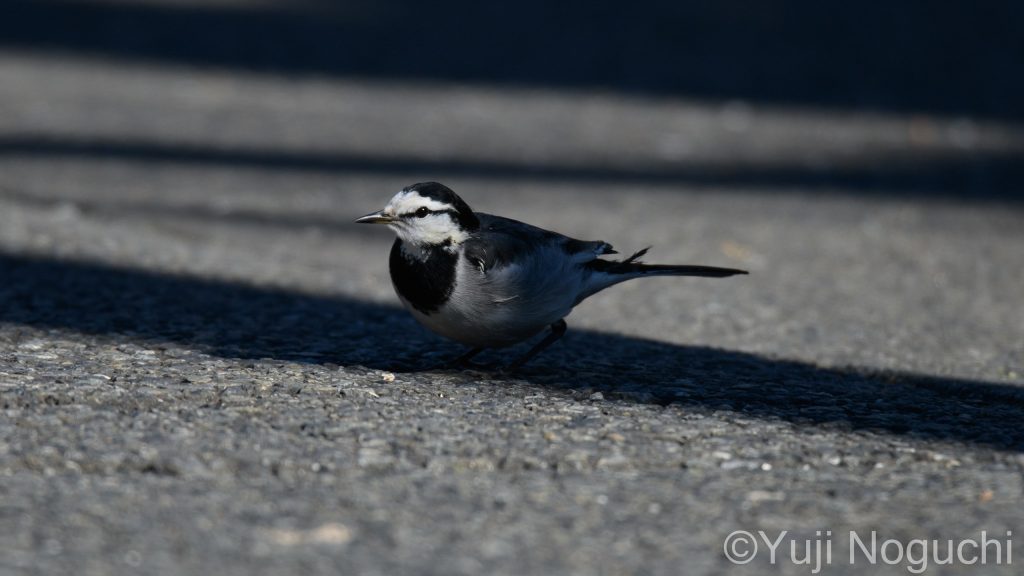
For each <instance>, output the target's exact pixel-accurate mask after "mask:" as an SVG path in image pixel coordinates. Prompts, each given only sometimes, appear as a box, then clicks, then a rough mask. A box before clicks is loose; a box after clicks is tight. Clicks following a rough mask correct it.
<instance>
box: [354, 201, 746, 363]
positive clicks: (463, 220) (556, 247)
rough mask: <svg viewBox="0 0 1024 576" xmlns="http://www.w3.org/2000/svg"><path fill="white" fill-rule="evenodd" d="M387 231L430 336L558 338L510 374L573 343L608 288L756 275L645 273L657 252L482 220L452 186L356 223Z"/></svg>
mask: <svg viewBox="0 0 1024 576" xmlns="http://www.w3.org/2000/svg"><path fill="white" fill-rule="evenodd" d="M356 222H357V223H360V224H387V225H388V226H390V227H391V229H392V230H394V231H395V233H397V234H398V238H397V239H396V240H395V243H394V245H392V247H391V257H390V268H391V281H392V283H393V284H394V287H395V292H397V293H398V297H399V298H400V299H401V300H402V304H404V305H405V307H406V308H407V309H408V310H409V312H411V313H412V315H413V316H414V317H415V318H416V320H418V321H419V322H420V323H421V324H423V325H424V326H426V327H427V328H429V329H430V330H432V331H434V332H436V333H437V334H440V335H441V336H444V337H446V338H450V339H452V340H455V341H457V342H461V343H463V344H466V345H467V346H470V347H471V350H469V352H467V353H466V354H464V355H462V356H461V357H459V358H458V359H457V360H456V362H459V363H467V362H468V361H469V359H470V358H471V357H473V356H474V355H476V354H478V353H479V352H481V351H482V350H483V349H485V348H500V347H503V346H510V345H512V344H516V343H518V342H521V341H523V340H525V339H527V338H529V337H531V336H533V335H535V334H537V333H538V332H540V331H541V330H543V329H544V328H545V327H548V326H550V328H551V332H550V333H549V334H548V335H547V336H546V337H545V338H544V339H543V340H541V341H540V342H539V343H538V344H537V345H536V346H534V347H533V348H532V349H530V351H529V352H527V353H526V354H524V355H523V356H522V357H520V358H519V359H517V360H516V361H515V362H513V363H512V364H510V365H509V369H515V368H518V367H519V366H521V365H522V364H523V363H525V362H526V361H527V360H529V359H530V358H532V357H534V356H535V355H537V354H538V353H539V352H540V351H541V350H544V349H545V348H547V347H548V346H550V345H551V343H553V342H554V341H555V340H558V339H559V338H561V337H562V335H563V334H565V330H566V324H565V319H564V318H565V316H567V315H568V314H569V312H571V311H572V309H573V307H575V306H576V305H577V304H579V303H580V302H582V301H583V299H584V298H587V297H588V296H591V295H593V294H595V293H597V292H600V291H601V290H604V289H605V288H607V287H609V286H612V285H613V284H618V283H619V282H624V281H626V280H632V279H633V278H641V277H646V276H707V277H714V278H721V277H725V276H732V275H734V274H746V273H747V272H746V271H744V270H734V269H732V268H715V267H712V266H675V265H667V264H642V263H641V262H640V260H639V258H640V257H641V256H643V255H644V254H645V253H646V252H647V249H646V248H645V249H643V250H640V251H639V252H637V253H635V254H633V255H632V256H630V257H629V258H626V259H625V260H602V259H601V258H599V257H600V256H603V255H605V254H616V252H615V250H613V249H612V247H611V245H610V244H608V243H607V242H601V241H589V242H588V241H583V240H575V239H573V238H569V237H566V236H562V235H561V234H558V233H556V232H550V231H548V230H544V229H542V228H537V227H536V226H531V225H529V224H525V223H523V222H518V221H516V220H511V219H509V218H502V217H501V216H492V215H490V214H484V213H481V212H473V211H472V210H471V209H470V208H469V205H467V204H466V203H465V202H464V201H463V200H462V198H459V197H458V196H457V195H456V194H455V192H453V191H452V190H451V189H450V188H448V187H447V186H445V185H443V184H439V183H437V182H422V183H419V184H413V185H412V186H409V187H407V188H405V189H404V190H402V191H401V192H399V193H398V194H396V195H395V196H394V198H392V199H391V201H390V202H388V204H387V206H385V207H384V208H383V209H382V210H379V211H377V212H373V213H372V214H367V215H366V216H363V217H362V218H359V219H358V220H356Z"/></svg>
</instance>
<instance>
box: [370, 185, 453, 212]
mask: <svg viewBox="0 0 1024 576" xmlns="http://www.w3.org/2000/svg"><path fill="white" fill-rule="evenodd" d="M424 206H425V207H426V208H427V209H428V210H436V211H443V210H451V209H452V206H451V204H445V203H444V202H438V201H437V200H434V199H433V198H424V197H423V196H420V195H419V194H418V193H416V192H410V191H405V190H403V191H401V192H399V193H398V194H395V196H394V197H393V198H391V201H390V202H388V205H387V206H385V207H384V211H385V212H387V213H389V214H408V213H410V212H415V211H416V210H418V209H419V208H422V207H424Z"/></svg>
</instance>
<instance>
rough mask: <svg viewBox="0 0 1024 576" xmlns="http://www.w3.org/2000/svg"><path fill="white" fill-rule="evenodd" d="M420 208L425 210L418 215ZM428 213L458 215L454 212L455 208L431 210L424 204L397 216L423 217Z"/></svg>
mask: <svg viewBox="0 0 1024 576" xmlns="http://www.w3.org/2000/svg"><path fill="white" fill-rule="evenodd" d="M422 210H425V212H423V216H420V211H422ZM430 214H448V215H450V216H455V217H457V216H458V215H459V213H458V212H456V211H455V210H431V209H429V208H427V207H426V206H421V207H420V208H419V209H418V210H416V211H415V212H406V213H405V214H399V215H398V216H399V218H423V217H425V216H428V215H430Z"/></svg>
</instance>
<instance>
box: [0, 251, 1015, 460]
mask: <svg viewBox="0 0 1024 576" xmlns="http://www.w3.org/2000/svg"><path fill="white" fill-rule="evenodd" d="M0 278H2V279H3V281H2V282H0V323H5V324H13V325H22V326H33V327H42V328H55V329H63V330H70V331H74V332H79V333H86V334H92V335H100V336H104V337H112V338H123V339H126V340H129V339H130V340H143V341H149V342H164V343H167V342H173V343H178V344H181V345H184V346H187V347H191V348H194V349H197V350H201V351H203V352H205V353H208V354H211V355H216V356H221V357H225V358H253V359H256V358H269V359H275V360H281V361H294V362H306V363H316V364H326V365H332V364H336V365H343V366H365V367H368V368H372V369H380V370H394V371H410V370H419V369H422V368H423V367H426V366H429V365H433V364H435V363H436V361H437V360H438V359H439V358H441V357H442V356H443V355H446V354H455V353H457V352H458V350H457V348H455V347H453V346H451V345H447V344H441V343H440V341H439V340H438V339H436V338H435V337H433V336H431V335H429V334H427V333H426V332H424V331H422V330H420V329H418V328H417V327H416V326H415V322H414V321H413V320H412V319H411V318H410V317H409V316H408V315H407V314H406V313H405V312H403V311H401V310H400V309H398V308H395V307H391V306H384V305H379V304H373V303H367V302H362V301H357V300H353V299H349V298H345V297H337V296H321V295H314V294H304V293H301V292H297V291H290V290H284V289H277V288H267V287H256V286H251V285H246V284H241V283H234V282H225V281H217V280H209V279H201V278H195V277H184V276H172V275H166V274H159V273H152V272H144V271H139V270H131V269H124V268H117V267H112V266H108V265H102V264H93V263H81V262H65V261H59V260H52V259H43V258H31V257H25V256H18V255H3V254H0ZM8 353H13V351H8ZM535 362H536V363H535V364H534V365H533V366H527V368H525V369H524V370H522V371H521V372H519V373H516V374H515V375H514V376H513V377H514V378H515V379H518V380H525V381H528V382H530V383H532V384H534V385H537V386H544V387H553V388H559V389H566V388H568V389H574V390H584V391H586V392H587V393H590V392H592V391H600V392H602V394H603V395H604V396H605V398H607V399H609V400H612V401H622V402H636V403H650V404H658V405H670V404H676V405H682V406H692V407H700V408H704V409H721V410H729V411H734V412H737V413H741V414H745V415H748V416H750V417H755V418H765V419H778V420H783V421H788V422H792V423H797V424H800V425H808V426H813V427H827V428H835V429H839V430H846V431H853V432H876V433H881V434H886V435H894V436H903V437H916V438H922V439H930V440H941V441H953V442H962V443H970V444H976V445H983V446H988V447H992V448H996V449H1002V450H1011V451H1024V429H1021V428H1020V426H1019V425H1018V423H1019V422H1021V421H1022V420H1024V393H1022V389H1021V388H1018V387H1015V386H1012V385H1007V384H998V383H992V382H984V381H978V380H967V379H955V378H942V377H933V376H925V375H919V374H912V373H905V372H884V373H878V372H874V373H872V372H870V371H865V370H859V369H854V368H851V369H834V368H823V367H818V366H815V365H812V364H808V363H804V362H797V361H791V360H778V359H771V358H765V357H761V356H757V355H753V354H748V353H743V352H735V351H728V350H720V349H714V348H706V347H699V346H681V345H676V344H668V343H663V342H656V341H652V340H645V339H639V338H633V337H628V336H622V335H617V334H609V333H600V332H593V331H585V330H577V331H570V333H569V334H568V335H567V336H566V338H564V339H563V341H562V342H559V343H558V344H557V345H556V346H555V347H553V348H552V349H550V350H549V351H547V352H546V353H545V354H544V355H543V356H541V357H540V358H538V359H537V360H536V361H535Z"/></svg>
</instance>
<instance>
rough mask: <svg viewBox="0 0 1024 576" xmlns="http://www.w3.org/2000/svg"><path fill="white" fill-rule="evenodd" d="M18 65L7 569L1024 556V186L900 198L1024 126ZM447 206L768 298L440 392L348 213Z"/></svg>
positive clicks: (724, 301)
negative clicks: (594, 242)
mask: <svg viewBox="0 0 1024 576" xmlns="http://www.w3.org/2000/svg"><path fill="white" fill-rule="evenodd" d="M0 77H3V78H4V81H3V82H2V83H0V112H2V113H0V277H2V279H3V280H2V283H0V303H2V306H0V355H2V362H0V404H2V407H3V410H4V416H3V417H2V418H0V474H2V475H3V481H2V482H0V494H2V498H0V549H2V550H4V551H5V553H4V554H3V555H0V571H7V572H11V573H17V572H26V571H27V572H36V573H41V574H42V573H47V574H50V573H66V572H70V571H74V572H75V573H78V574H105V573H111V572H126V571H128V570H129V569H137V570H138V571H144V572H148V573H203V574H205V573H212V572H216V573H224V574H253V573H287V572H292V571H296V570H300V569H301V570H304V571H308V572H325V573H326V572H329V573H335V572H337V571H339V570H340V571H343V572H353V571H354V572H359V573H379V574H394V573H413V572H422V571H424V570H427V569H429V570H432V571H435V572H438V573H464V574H477V573H492V574H502V573H524V572H532V573H595V572H599V571H600V572H609V573H614V572H624V573H636V572H647V573H656V574H677V573H680V567H681V566H685V568H686V570H685V573H687V574H714V573H720V572H721V571H723V570H726V569H728V568H730V567H731V566H732V565H731V564H730V561H729V559H728V558H727V555H726V554H725V553H724V551H723V545H724V544H725V543H726V537H727V536H729V535H730V534H732V533H734V532H735V531H737V530H744V531H748V532H750V533H751V534H754V535H757V534H758V531H759V530H761V531H764V532H765V533H766V534H767V536H769V537H770V538H771V539H773V540H774V539H775V538H776V537H777V536H778V535H779V534H781V533H782V532H783V531H786V534H787V535H786V539H787V540H786V542H787V544H786V548H785V550H786V553H787V555H788V550H789V548H788V542H789V540H793V541H795V542H797V543H799V544H800V546H803V543H804V542H806V541H808V540H810V541H811V542H812V544H816V543H817V542H819V541H821V542H824V540H822V539H821V537H820V536H818V535H817V534H816V533H817V531H826V530H830V531H831V532H832V534H833V535H834V536H833V541H834V546H835V558H834V562H833V563H832V565H831V566H829V567H828V568H829V572H828V573H835V574H846V573H849V574H854V573H863V572H864V569H865V567H864V565H863V564H856V565H850V564H849V563H848V562H847V561H846V560H847V553H848V551H847V550H846V549H845V547H846V544H847V542H848V540H847V535H848V534H849V533H850V532H851V531H857V533H858V534H860V535H861V537H866V536H868V535H869V534H870V532H871V530H876V531H877V533H878V535H879V538H880V539H881V540H885V539H895V540H897V541H899V542H901V543H904V549H905V550H906V549H909V548H906V546H905V543H907V542H910V541H911V540H914V539H929V540H930V539H935V538H938V539H940V540H941V541H942V542H943V543H944V542H946V541H947V540H949V539H954V540H956V541H957V542H960V541H964V540H968V539H972V538H974V539H980V538H981V531H982V530H985V531H986V532H987V534H988V535H989V538H999V539H1001V540H1003V541H1004V542H1005V540H1006V536H1005V534H1006V531H1007V530H1012V531H1014V534H1017V533H1018V531H1020V532H1019V533H1021V534H1024V528H1020V526H1019V520H1020V513H1019V507H1020V503H1021V494H1022V485H1021V483H1022V481H1021V466H1022V460H1021V456H1020V452H1021V450H1022V449H1024V432H1022V431H1021V430H1020V429H1019V423H1020V422H1021V418H1022V417H1024V407H1022V403H1021V401H1020V399H1021V398H1024V396H1021V395H1020V394H1019V393H1018V392H1019V388H1020V387H1021V386H1022V385H1024V376H1022V375H1024V366H1022V359H1021V355H1020V350H1022V349H1024V333H1022V330H1021V326H1024V308H1022V307H1021V306H1020V296H1019V291H1020V286H1021V285H1024V271H1022V270H1024V267H1022V266H1020V264H1021V252H1020V247H1021V246H1022V245H1024V243H1022V242H1024V229H1022V228H1021V226H1020V218H1021V216H1022V212H1024V205H1022V204H1021V203H1020V200H1019V199H1020V198H1021V196H1020V191H1019V190H1018V191H1017V194H1016V196H1012V195H1011V196H1008V197H1006V198H1000V197H991V196H988V197H982V198H979V199H978V200H977V201H971V200H968V201H961V200H958V199H957V198H956V197H955V195H951V194H948V193H947V192H948V190H946V191H943V190H941V189H937V191H936V192H935V193H934V194H928V193H927V192H926V191H925V192H923V193H922V191H921V190H918V189H917V188H918V187H917V186H908V185H904V181H903V180H902V178H903V176H902V174H903V172H901V170H905V169H908V168H905V167H907V166H911V167H913V166H920V165H923V166H926V167H932V169H934V170H937V171H941V170H944V169H945V168H940V167H942V166H949V165H954V166H955V165H956V164H957V162H960V161H962V159H963V158H964V156H965V155H968V156H971V157H974V158H979V157H980V158H984V159H987V161H991V162H1006V161H1008V160H1012V159H1013V158H1015V157H1016V156H1015V155H1019V154H1020V153H1021V149H1022V141H1024V138H1022V136H1021V131H1020V129H1019V128H1015V127H1013V126H1005V125H999V124H996V123H992V122H983V121H973V120H968V119H962V118H940V117H911V116H901V115H881V114H879V115H867V114H860V115H842V114H839V115H835V114H830V113H828V111H820V110H818V111H816V110H801V109H764V108H761V107H758V106H754V105H751V104H750V103H744V102H727V103H708V102H690V101H682V100H679V101H677V100H668V99H641V98H635V97H634V98H626V97H620V96H615V95H612V94H587V93H578V92H556V91H540V90H525V89H521V90H516V91H511V92H510V91H506V90H499V89H493V88H488V87H464V86H457V85H443V84H436V85H428V84H415V83H393V84H389V83H374V82H367V81H361V80H358V79H337V80H331V79H323V78H322V79H298V80H283V79H279V78H275V77H272V76H259V75H244V74H237V75H236V74H228V73H225V72H217V71H205V72H196V71H190V70H187V69H184V68H172V67H167V68H156V69H153V68H147V67H142V66H138V65H125V64H112V63H103V62H99V61H90V60H58V59H56V58H52V57H37V56H33V55H30V54H22V55H17V54H15V55H12V54H5V55H4V56H3V57H2V58H0ZM880 163H882V164H883V165H884V166H887V167H889V168H886V169H882V168H879V164H880ZM893 166H895V168H892V167H893ZM879 170H881V172H882V173H881V175H880V176H878V179H877V181H878V182H881V184H872V187H873V189H871V190H869V191H868V192H864V190H863V189H864V188H865V186H866V184H869V183H870V182H872V181H873V180H872V178H873V176H872V174H877V173H878V171H879ZM830 173H839V174H841V175H843V177H842V178H839V179H838V180H837V181H838V182H839V183H838V184H830V183H829V180H828V178H827V175H828V174H830ZM822 175H824V176H822ZM954 176H955V174H954ZM423 179H440V180H442V181H444V182H446V183H448V184H449V185H451V186H452V187H453V188H454V189H455V190H456V191H458V192H459V193H461V194H462V195H463V196H464V197H465V198H466V199H467V200H468V201H469V202H470V203H471V205H472V206H473V207H474V208H476V209H479V210H483V211H490V212H497V213H501V214H505V215H508V216H511V217H516V218H519V219H523V220H528V221H531V222H536V223H538V224H540V225H543V226H545V227H549V228H554V229H557V230H560V231H563V232H566V233H568V234H572V235H574V236H578V237H582V238H598V237H599V238H601V239H603V240H607V241H609V242H611V243H613V244H614V245H615V246H616V247H617V248H619V249H620V250H622V251H625V250H629V249H636V248H642V247H644V246H647V245H649V244H653V245H654V249H653V250H652V253H651V258H650V259H651V261H666V262H677V261H678V262H693V263H706V264H715V265H724V266H740V267H747V268H749V269H750V270H751V272H752V274H751V276H749V277H745V278H740V279H730V280H728V281H704V280H685V281H673V280H669V279H662V280H652V281H650V282H646V283H641V282H637V283H634V284H628V285H623V286H621V287H617V288H615V289H613V290H610V291H608V292H607V293H605V294H602V295H600V296H598V297H595V298H594V299H593V301H588V303H587V304H585V305H583V306H581V307H580V309H578V310H577V311H576V312H575V313H574V314H573V315H572V316H570V318H569V324H570V332H569V335H568V336H567V337H566V339H565V341H564V342H562V343H559V344H558V345H557V347H556V348H553V349H552V350H551V351H549V352H548V353H546V354H545V355H544V356H542V357H540V358H538V360H537V362H536V363H534V364H533V365H531V366H530V367H529V368H528V369H527V370H524V371H523V373H521V374H518V375H516V376H514V377H507V376H502V375H497V374H488V373H477V372H465V373H460V372H425V373H424V372H417V371H415V370H413V369H414V368H415V367H417V366H425V365H430V364H433V363H435V362H437V361H438V360H440V359H443V358H447V357H450V356H451V355H454V354H456V353H457V352H458V349H457V348H455V347H454V346H452V345H450V344H446V343H444V342H440V341H438V340H436V339H434V338H433V337H432V336H430V335H428V334H426V333H424V332H423V331H422V330H420V329H419V328H418V327H417V326H416V325H415V324H414V322H413V321H412V320H411V319H410V318H409V317H407V316H406V314H405V313H404V312H402V311H400V310H399V309H398V308H397V306H396V302H395V297H394V296H393V294H392V291H391V288H390V285H389V280H388V277H387V271H386V266H385V262H386V258H385V256H386V253H387V249H388V246H389V243H390V237H389V236H388V235H387V234H386V233H383V231H380V232H382V233H381V234H373V233H372V232H368V231H364V230H361V229H357V228H356V227H354V226H350V225H349V223H350V222H351V220H352V219H353V218H354V217H355V216H358V215H360V214H363V213H366V212H368V211H369V210H372V209H374V208H376V207H379V205H380V204H381V202H382V201H384V200H386V199H387V198H388V197H389V196H390V195H391V194H392V193H393V192H394V191H395V190H397V189H398V188H399V187H401V186H403V185H405V184H408V183H410V182H412V181H415V180H423ZM759 179H763V180H764V182H760V181H759ZM886 183H888V184H886ZM886 185H891V186H892V189H888V188H885V186H886ZM936 186H937V187H938V188H942V187H943V183H942V182H938V183H936ZM879 187H881V188H879ZM780 550H782V548H780ZM890 552H892V550H890ZM1015 552H1016V550H1015ZM911 553H913V550H911ZM764 554H765V547H764V544H763V541H762V547H761V554H760V555H758V556H756V557H755V558H753V560H752V561H751V564H750V565H748V567H747V568H748V569H749V570H750V573H756V572H757V571H759V570H760V571H765V570H769V569H770V568H769V565H768V562H769V559H768V557H767V556H766V555H764ZM933 564H937V563H936V562H933ZM906 565H907V564H906V562H903V563H901V564H899V565H898V566H896V567H894V568H892V570H895V572H893V573H897V572H899V573H903V572H904V571H905V569H904V567H905V566H906ZM778 566H779V568H777V569H778V570H780V571H781V573H807V571H808V568H807V567H806V566H803V565H796V564H793V563H792V562H791V560H790V559H789V557H788V556H787V557H786V558H783V557H782V555H781V552H780V556H779V558H778ZM960 568H963V567H960ZM1018 572H1019V570H1017V569H1015V567H1014V566H1012V565H1006V564H1005V563H1004V564H993V563H989V565H987V566H986V567H985V568H984V572H983V573H985V574H1001V573H1005V574H1015V573H1018ZM978 573H982V572H978Z"/></svg>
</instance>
